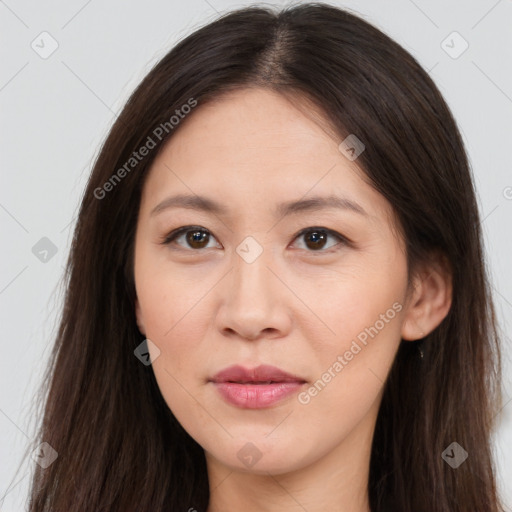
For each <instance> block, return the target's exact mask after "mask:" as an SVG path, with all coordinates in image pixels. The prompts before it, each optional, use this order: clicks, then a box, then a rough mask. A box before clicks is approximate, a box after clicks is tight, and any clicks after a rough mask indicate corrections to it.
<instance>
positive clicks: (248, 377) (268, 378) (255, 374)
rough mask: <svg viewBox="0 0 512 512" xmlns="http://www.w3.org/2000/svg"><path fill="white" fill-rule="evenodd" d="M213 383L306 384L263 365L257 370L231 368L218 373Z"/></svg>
mask: <svg viewBox="0 0 512 512" xmlns="http://www.w3.org/2000/svg"><path fill="white" fill-rule="evenodd" d="M211 380H212V381H213V382H239V383H244V382H306V381H305V380H304V379H302V378H300V377H297V376H296V375H293V374H291V373H288V372H285V371H284V370H281V369H280V368H277V367H276V366H270V365H266V364H262V365H260V366H256V367H255V368H245V367H243V366H240V365H234V366H229V367H227V368H224V370H221V371H220V372H218V373H216V374H215V375H214V376H213V377H212V379H211Z"/></svg>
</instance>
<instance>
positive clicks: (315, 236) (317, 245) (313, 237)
mask: <svg viewBox="0 0 512 512" xmlns="http://www.w3.org/2000/svg"><path fill="white" fill-rule="evenodd" d="M305 239H306V245H307V247H308V248H309V249H322V248H323V247H324V245H325V243H326V240H327V236H326V234H325V233H323V232H322V231H309V232H308V233H307V234H306V238H305Z"/></svg>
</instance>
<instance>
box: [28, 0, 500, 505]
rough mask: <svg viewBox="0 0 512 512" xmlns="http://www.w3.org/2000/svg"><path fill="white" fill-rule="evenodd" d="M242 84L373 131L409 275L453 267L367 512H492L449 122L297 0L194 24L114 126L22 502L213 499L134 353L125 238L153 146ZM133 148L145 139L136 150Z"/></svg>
mask: <svg viewBox="0 0 512 512" xmlns="http://www.w3.org/2000/svg"><path fill="white" fill-rule="evenodd" d="M246 87H263V88H269V89H272V90H274V91H277V92H279V93H281V94H286V95H287V97H289V98H290V99H292V101H296V102H297V104H299V103H300V99H301V98H303V99H307V100H309V101H310V102H312V103H311V104H314V105H315V106H316V107H318V108H319V110H320V111H321V112H322V113H323V117H324V118H325V120H326V121H328V123H329V124H330V126H332V127H333V129H334V130H335V132H336V133H337V135H338V136H339V140H340V142H341V141H342V140H343V139H344V138H345V137H346V136H347V135H349V134H351V133H354V134H357V137H358V138H359V139H361V140H363V141H366V149H365V151H364V152H363V153H362V154H361V155H360V156H359V158H358V160H357V163H358V164H359V166H360V167H361V169H362V170H363V171H364V173H365V174H366V177H367V178H368V180H369V182H370V183H371V184H372V186H374V187H375V189H376V190H378V191H379V192H380V193H381V194H382V195H383V196H384V197H385V198H386V199H387V200H388V201H389V202H390V203H391V205H392V206H393V208H394V210H395V212H396V215H397V218H398V220H399V223H400V228H401V231H402V234H403V236H404V238H405V241H406V247H407V256H408V265H409V270H410V269H413V268H414V266H415V265H416V263H418V262H419V261H421V260H422V259H424V258H425V257H427V255H429V254H431V253H432V252H433V251H438V252H441V253H442V254H443V255H444V257H445V258H446V259H447V260H448V262H449V263H450V266H451V268H452V270H453V275H452V285H453V301H452V306H451V309H450V311H449V313H448V315H447V317H446V318H445V319H444V320H443V322H442V323H441V325H440V326H439V327H438V328H437V329H435V330H434V331H433V332H432V333H431V334H429V335H428V336H427V337H426V338H425V339H424V340H423V342H422V344H423V354H424V355H423V358H420V357H418V356H417V352H416V347H415V346H414V344H413V343H410V342H402V344H401V346H400V348H399V351H398V353H397V356H396V359H395V362H394V365H393V367H392V369H391V371H390V374H389V377H388V379H387V381H386V384H385V389H384V394H383V398H382V403H381V407H380V412H379V415H378V418H377V424H376V430H375V435H374V441H373V446H372V454H371V460H370V479H369V485H368V492H369V497H370V504H371V509H372V511H373V512H384V511H393V512H397V511H414V512H427V511H428V512H432V511H435V512H456V511H460V512H469V511H471V512H497V511H501V510H502V505H501V504H500V501H499V498H498V496H497V491H496V483H495V473H494V471H495V470H494V465H493V460H492V453H491V441H490V436H491V432H492V428H493V425H494V419H495V416H496V412H497V411H498V409H499V406H500V400H501V396H500V391H501V386H500V371H501V370H500V368H501V366H500V355H499V344H498V332H497V326H496V320H495V314H494V309H493V303H492V297H491V294H490V288H489V284H488V278H487V275H486V270H485V265H484V255H483V250H482V237H481V228H480V220H479V214H478V209H477V203H476V201H475V191H474V185H473V181H472V177H471V173H470V169H469V165H468V160H467V156H466V153H465V149H464V147H463V142H462V140H461V136H460V133H459V130H458V129H457V126H456V123H455V121H454V119H453V117H452V114H451V112H450V110H449V108H448V106H447V105H446V103H445V101H444V100H443V98H442V96H441V94H440V92H439V90H438V89H437V87H436V86H435V84H434V83H433V81H432V80H431V78H430V77H429V75H428V74H427V73H426V72H425V71H424V70H423V69H422V68H421V66H420V65H419V64H418V62H417V61H416V60H415V59H414V58H413V57H412V56H411V55H410V54H409V53H408V52H406V51H405V50H404V49H403V48H402V47H401V46H399V45H398V44H397V43H395V42H394V41H393V40H391V39H390V38H389V37H387V36H386V35H385V34H383V33H382V32H381V31H379V30H378V29H376V28H375V27H373V26H372V25H371V24H369V23H367V22H366V21H364V20H362V19H361V18H359V17H357V16H355V15H353V14H351V13H349V12H346V11H344V10H342V9H339V8H336V7H332V6H328V5H325V4H321V3H314V4H309V3H304V4H299V5H297V6H291V7H288V8H286V9H283V10H279V11H278V10H274V9H272V8H260V7H251V8H244V9H241V10H237V11H233V12H231V13H227V14H224V15H222V16H221V17H219V18H218V19H217V20H215V21H214V22H212V23H209V24H208V25H206V26H204V27H202V28H200V29H198V30H197V31H195V32H194V33H192V34H191V35H189V36H188V37H186V38H185V39H183V40H182V41H181V42H179V43H178V44H177V45H176V46H175V47H174V48H173V49H172V50H171V51H170V52H169V53H168V54H167V55H166V56H165V57H164V58H163V59H162V60H161V61H160V62H159V63H158V64H157V65H156V66H155V67H154V68H153V69H152V70H151V71H150V72H149V74H148V75H147V76H146V77H145V79H144V80H143V81H142V83H141V84H140V85H139V86H138V87H137V89H136V90H135V92H134V93H133V94H132V95H131V97H130V99H129V100H128V102H127V103H126V105H125V107H124V109H123V110H122V112H121V114H120V115H119V117H118V118H117V120H116V121H115V123H114V124H113V126H112V129H111V130H110V133H109V135H108V137H107V139H106V141H105V143H104V144H103V146H102V148H101V151H100V153H99V155H98V157H97V159H96V162H95V165H94V168H93V170H92V173H91V176H90V178H89V181H88V184H87V188H86V191H85V194H84V196H83V199H82V202H81V206H80V212H79V216H78V220H77V223H76V227H75V232H74V237H73V242H72V247H71V251H70V255H69V259H68V263H67V273H66V278H65V290H66V295H65V303H64V309H63V312H62V317H61V319H60V327H59V330H58V334H57V336H56V340H55V345H54V348H53V352H52V359H51V364H50V366H49V367H48V370H47V374H46V377H45V382H44V386H43V388H42V392H44V393H45V396H44V399H43V403H44V417H43V419H42V422H41V427H40V431H39V433H38V437H37V440H36V441H35V442H34V446H35V445H36V444H39V443H40V442H47V443H48V444H49V445H50V446H51V447H53V448H54V449H55V450H56V451H57V452H58V457H57V459H56V460H55V462H53V464H51V465H50V466H49V467H47V468H46V469H42V468H41V467H40V466H38V465H34V473H33V480H32V488H31V494H30V508H29V510H30V512H43V511H45V512H49V511H52V512H69V511H70V510H73V511H75V512H77V511H84V512H85V511H87V512H89V511H91V510H93V511H95V512H100V511H105V512H106V511H122V512H126V511H130V510H140V511H149V510H151V511H162V512H163V511H169V510H171V511H178V510H183V511H185V510H189V509H190V508H193V509H195V510H197V511H198V512H204V511H205V510H206V508H207V505H208V500H209V488H208V478H207V472H206V463H205V457H204V452H203V449H202V448H201V447H200V446H199V445H198V444H197V443H196V442H195V441H194V440H193V439H192V438H191V437H190V436H189V435H188V433H187V432H186V431H184V429H183V428H182V427H181V425H180V424H179V423H178V422H177V421H176V419H175V418H174V416H173V414H172V412H171V411H170V410H169V408H168V407H167V405H166V403H165V402H164V400H163V398H162V395H161V393H160V391H159V388H158V385H157V383H156V380H155V377H154V374H153V372H152V369H151V366H145V365H144V364H141V362H140V361H139V360H138V359H137V357H135V356H134V350H135V348H136V347H137V346H139V344H140V343H141V342H142V341H143V339H144V337H143V336H142V335H141V334H140V332H139V330H138V328H137V325H136V321H135V313H134V298H135V288H134V280H133V244H134V234H135V227H136V220H137V215H138V207H139V203H140V195H141V189H142V186H143V183H144V179H145V176H146V175H147V171H148V169H149V167H150V166H151V163H152V162H153V160H154V158H155V157H156V155H157V154H158V152H159V150H160V149H161V148H162V147H163V145H164V144H165V143H166V142H167V141H168V140H169V139H170V138H171V137H172V135H173V133H175V131H176V130H178V129H179V127H180V124H181V123H184V122H186V115H194V113H193V108H194V107H193V104H194V102H197V104H198V105H199V106H201V105H202V104H205V103H206V102H208V101H210V100H212V99H215V98H216V97H218V96H219V95H221V94H223V93H227V92H229V91H231V90H235V89H240V88H246ZM184 105H189V106H190V108H188V109H185V108H184ZM176 110H178V111H180V114H177V113H176ZM187 112H189V113H188V114H187ZM172 116H175V119H174V120H172V119H171V118H172ZM178 118H179V121H176V120H177V119H178ZM158 127H160V130H159V131H158V130H157V128H158ZM157 134H159V135H158V136H157ZM149 138H150V139H151V141H152V143H149ZM143 146H147V147H148V146H151V148H150V149H149V151H148V152H145V153H146V154H145V155H144V156H141V155H140V154H139V156H140V158H139V157H137V158H135V157H134V152H138V151H139V149H140V148H141V147H143ZM141 153H142V152H141ZM132 159H134V160H132ZM121 169H124V172H123V171H121ZM453 442H456V443H458V444H459V445H460V446H461V447H462V448H463V449H464V450H465V451H466V452H467V453H468V454H469V456H468V458H467V460H466V461H465V462H464V463H463V464H461V465H460V466H459V467H457V468H456V469H455V468H454V467H452V466H451V465H450V464H448V463H447V462H445V459H444V458H443V452H444V451H445V450H446V449H447V448H448V447H449V446H450V445H451V443H453Z"/></svg>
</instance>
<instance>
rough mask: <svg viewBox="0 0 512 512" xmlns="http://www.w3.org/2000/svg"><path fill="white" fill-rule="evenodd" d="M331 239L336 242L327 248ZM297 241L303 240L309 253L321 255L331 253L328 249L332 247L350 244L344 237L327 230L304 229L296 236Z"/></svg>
mask: <svg viewBox="0 0 512 512" xmlns="http://www.w3.org/2000/svg"><path fill="white" fill-rule="evenodd" d="M329 238H333V239H334V240H335V241H334V243H332V244H330V245H328V246H327V245H326V244H327V243H328V240H329ZM296 239H298V240H303V241H304V245H305V247H306V250H308V251H309V252H319V253H325V252H330V251H328V249H330V248H332V247H335V246H338V245H348V244H349V241H348V239H346V238H345V237H344V236H342V235H340V234H339V233H337V232H336V231H332V230H330V229H327V228H307V229H304V230H302V231H301V232H300V233H299V234H298V235H297V236H296Z"/></svg>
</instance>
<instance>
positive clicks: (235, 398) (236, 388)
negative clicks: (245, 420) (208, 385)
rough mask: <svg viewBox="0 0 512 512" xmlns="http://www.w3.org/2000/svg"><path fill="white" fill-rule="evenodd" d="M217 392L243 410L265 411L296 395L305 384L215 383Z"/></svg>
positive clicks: (294, 382)
mask: <svg viewBox="0 0 512 512" xmlns="http://www.w3.org/2000/svg"><path fill="white" fill-rule="evenodd" d="M214 385H215V387H216V388H217V391H218V392H219V393H220V394H221V395H222V397H223V398H224V399H225V400H226V401H227V402H229V403H230V404H232V405H236V406H237V407H241V408H243V409H263V408H264V407H269V406H271V405H273V404H275V403H277V402H279V401H280V400H283V399H284V398H286V397H287V396H290V395H291V394H293V393H296V392H297V391H298V390H299V389H300V388H301V387H302V386H303V383H301V382H297V381H293V382H275V383H272V384H239V383H236V382H214Z"/></svg>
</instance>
